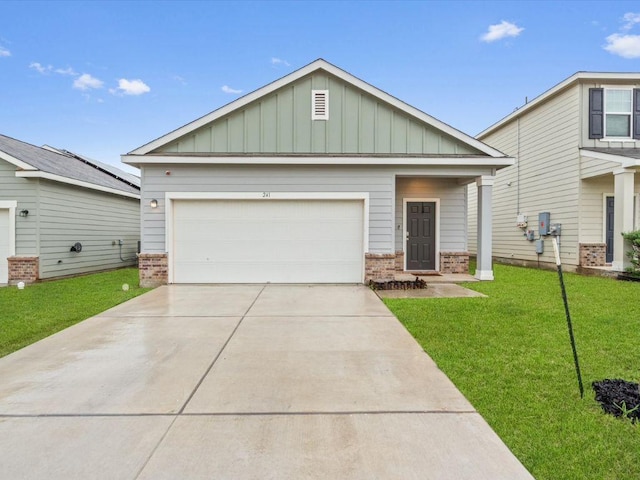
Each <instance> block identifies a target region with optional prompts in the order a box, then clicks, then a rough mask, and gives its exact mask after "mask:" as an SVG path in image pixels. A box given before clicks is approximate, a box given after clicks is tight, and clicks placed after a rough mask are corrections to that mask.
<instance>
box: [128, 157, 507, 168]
mask: <svg viewBox="0 0 640 480" xmlns="http://www.w3.org/2000/svg"><path fill="white" fill-rule="evenodd" d="M122 161H123V162H124V163H126V164H128V165H134V166H140V165H168V164H177V165H364V166H366V165H371V166H389V167H393V166H417V165H421V166H465V165H469V166H495V167H496V168H501V167H508V166H511V165H514V163H515V159H514V158H512V157H504V156H503V157H498V158H495V157H456V158H450V157H429V158H419V157H418V158H416V157H412V158H406V157H343V156H339V157H338V156H336V157H287V156H273V157H264V156H237V157H234V156H224V157H213V156H193V157H183V156H172V155H157V156H156V155H123V156H122Z"/></svg>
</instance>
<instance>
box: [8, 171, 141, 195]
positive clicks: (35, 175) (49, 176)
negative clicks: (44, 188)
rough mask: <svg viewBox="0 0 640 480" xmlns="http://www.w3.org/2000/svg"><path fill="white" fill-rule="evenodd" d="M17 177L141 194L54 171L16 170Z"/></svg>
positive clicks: (107, 191) (123, 193)
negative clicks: (65, 175)
mask: <svg viewBox="0 0 640 480" xmlns="http://www.w3.org/2000/svg"><path fill="white" fill-rule="evenodd" d="M16 177H18V178H44V179H46V180H51V181H54V182H60V183H66V184H69V185H74V186H76V187H83V188H89V189H91V190H98V191H100V192H106V193H112V194H114V195H120V196H123V197H128V198H135V199H137V200H140V195H137V194H135V193H129V192H123V191H122V190H117V189H115V188H109V187H103V186H102V185H96V184H95V183H89V182H83V181H82V180H75V179H73V178H68V177H63V176H61V175H55V174H53V173H48V172H42V171H35V172H32V171H18V172H16Z"/></svg>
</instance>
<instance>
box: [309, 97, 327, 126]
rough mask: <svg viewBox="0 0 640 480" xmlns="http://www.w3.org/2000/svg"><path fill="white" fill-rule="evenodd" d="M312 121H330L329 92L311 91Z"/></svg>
mask: <svg viewBox="0 0 640 480" xmlns="http://www.w3.org/2000/svg"><path fill="white" fill-rule="evenodd" d="M311 120H329V90H311Z"/></svg>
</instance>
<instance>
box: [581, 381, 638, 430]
mask: <svg viewBox="0 0 640 480" xmlns="http://www.w3.org/2000/svg"><path fill="white" fill-rule="evenodd" d="M591 386H592V387H593V390H594V391H595V392H596V401H598V402H600V404H601V405H602V409H603V410H604V411H605V413H610V414H611V415H614V416H616V417H622V416H623V415H624V416H626V417H628V418H630V419H631V421H632V422H633V423H636V422H637V421H640V390H639V389H638V384H637V383H633V382H627V381H625V380H620V379H614V380H610V379H604V380H600V381H599V382H593V383H592V384H591ZM625 413H626V415H625Z"/></svg>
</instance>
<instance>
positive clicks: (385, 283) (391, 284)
mask: <svg viewBox="0 0 640 480" xmlns="http://www.w3.org/2000/svg"><path fill="white" fill-rule="evenodd" d="M369 286H370V287H371V288H372V289H374V290H413V289H416V288H427V282H425V281H424V280H422V279H421V278H418V277H416V279H415V280H369Z"/></svg>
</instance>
